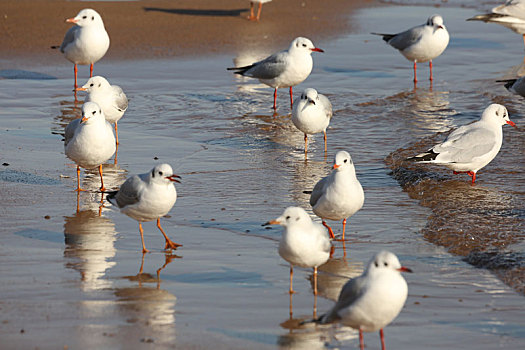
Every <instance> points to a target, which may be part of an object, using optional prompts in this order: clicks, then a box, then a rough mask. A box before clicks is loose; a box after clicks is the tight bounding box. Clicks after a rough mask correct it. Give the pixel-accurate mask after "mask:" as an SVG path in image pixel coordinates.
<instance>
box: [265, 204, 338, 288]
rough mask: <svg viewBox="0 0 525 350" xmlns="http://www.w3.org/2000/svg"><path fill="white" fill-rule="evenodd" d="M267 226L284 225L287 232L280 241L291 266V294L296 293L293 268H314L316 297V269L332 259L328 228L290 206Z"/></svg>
mask: <svg viewBox="0 0 525 350" xmlns="http://www.w3.org/2000/svg"><path fill="white" fill-rule="evenodd" d="M265 225H281V226H283V227H284V232H283V235H282V237H281V240H280V241H279V255H280V256H281V257H282V258H283V259H284V260H286V261H287V262H289V263H290V294H292V293H294V290H293V267H294V266H300V267H313V269H314V295H317V267H319V266H321V265H323V264H324V263H325V262H327V261H328V258H329V257H330V249H331V247H332V244H331V243H330V239H329V238H328V235H327V234H326V229H325V228H324V227H323V226H322V225H320V224H318V223H315V222H313V221H312V219H311V218H310V216H309V215H308V213H306V211H305V210H304V209H303V208H299V207H288V208H286V209H285V210H284V212H283V214H282V215H281V216H279V217H278V218H277V219H275V220H271V221H268V222H267V223H265V224H263V226H265Z"/></svg>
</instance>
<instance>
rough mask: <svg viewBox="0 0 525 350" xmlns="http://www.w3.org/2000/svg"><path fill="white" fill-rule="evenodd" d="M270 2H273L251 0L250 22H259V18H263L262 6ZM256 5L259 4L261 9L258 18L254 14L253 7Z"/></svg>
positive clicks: (268, 0) (258, 10) (258, 11)
mask: <svg viewBox="0 0 525 350" xmlns="http://www.w3.org/2000/svg"><path fill="white" fill-rule="evenodd" d="M270 1H272V0H250V16H248V19H249V20H250V21H259V18H260V17H261V10H262V5H263V4H264V3H267V2H270ZM255 3H258V4H259V8H258V9H257V16H255V15H254V13H253V7H254V4H255Z"/></svg>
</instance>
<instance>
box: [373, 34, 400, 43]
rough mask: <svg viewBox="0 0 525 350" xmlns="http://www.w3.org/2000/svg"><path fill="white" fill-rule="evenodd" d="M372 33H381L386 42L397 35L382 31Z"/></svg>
mask: <svg viewBox="0 0 525 350" xmlns="http://www.w3.org/2000/svg"><path fill="white" fill-rule="evenodd" d="M370 34H373V35H379V36H380V37H382V38H383V40H384V41H386V42H388V41H389V40H390V39H392V38H393V37H395V36H396V34H382V33H370Z"/></svg>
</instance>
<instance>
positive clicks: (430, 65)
mask: <svg viewBox="0 0 525 350" xmlns="http://www.w3.org/2000/svg"><path fill="white" fill-rule="evenodd" d="M428 67H429V68H430V78H429V79H430V81H432V80H434V77H433V76H432V60H430V61H428Z"/></svg>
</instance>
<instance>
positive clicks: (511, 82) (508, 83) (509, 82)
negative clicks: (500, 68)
mask: <svg viewBox="0 0 525 350" xmlns="http://www.w3.org/2000/svg"><path fill="white" fill-rule="evenodd" d="M516 80H518V79H504V80H496V83H505V84H504V85H503V86H505V89H507V90H510V88H511V87H512V85H514V83H515V82H516Z"/></svg>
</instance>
